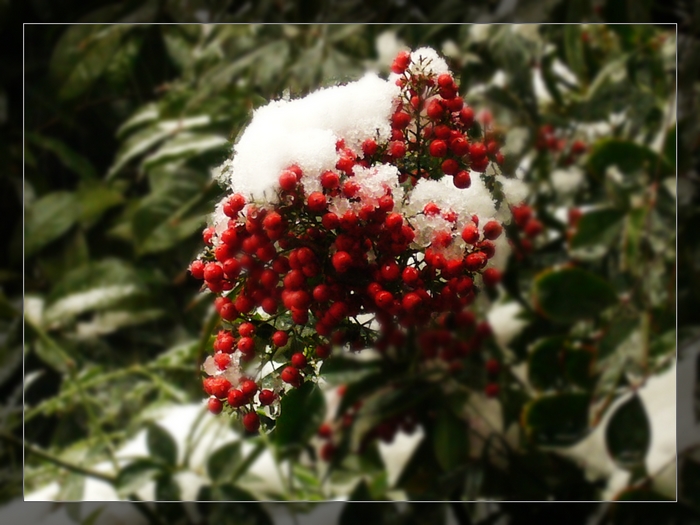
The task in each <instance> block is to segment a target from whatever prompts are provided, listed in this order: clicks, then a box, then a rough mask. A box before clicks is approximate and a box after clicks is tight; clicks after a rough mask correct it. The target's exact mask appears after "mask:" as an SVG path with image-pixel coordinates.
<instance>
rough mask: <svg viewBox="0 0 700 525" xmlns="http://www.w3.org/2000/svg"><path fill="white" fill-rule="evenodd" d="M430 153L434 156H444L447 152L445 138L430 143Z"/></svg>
mask: <svg viewBox="0 0 700 525" xmlns="http://www.w3.org/2000/svg"><path fill="white" fill-rule="evenodd" d="M429 150H430V155H432V156H433V157H444V156H445V155H446V154H447V143H446V142H445V141H444V140H440V139H437V140H434V141H432V142H431V143H430V147H429Z"/></svg>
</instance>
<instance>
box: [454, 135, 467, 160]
mask: <svg viewBox="0 0 700 525" xmlns="http://www.w3.org/2000/svg"><path fill="white" fill-rule="evenodd" d="M450 149H451V150H452V152H453V153H454V154H455V155H457V156H458V157H461V156H463V155H466V154H467V153H469V142H467V140H466V139H464V138H462V137H458V138H456V139H454V140H453V141H451V142H450Z"/></svg>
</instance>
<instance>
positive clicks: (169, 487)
mask: <svg viewBox="0 0 700 525" xmlns="http://www.w3.org/2000/svg"><path fill="white" fill-rule="evenodd" d="M155 492H156V501H180V500H181V499H182V494H181V492H182V491H181V490H180V485H178V483H177V481H176V480H175V478H173V476H172V474H170V473H164V474H161V475H160V476H158V477H157V478H156V491H155Z"/></svg>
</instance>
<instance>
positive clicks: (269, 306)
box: [260, 297, 279, 315]
mask: <svg viewBox="0 0 700 525" xmlns="http://www.w3.org/2000/svg"><path fill="white" fill-rule="evenodd" d="M260 306H261V307H262V309H263V311H264V312H265V313H267V314H270V315H274V314H276V313H277V308H278V307H279V304H278V303H277V300H276V299H275V298H274V297H266V298H265V299H263V300H262V304H261V305H260Z"/></svg>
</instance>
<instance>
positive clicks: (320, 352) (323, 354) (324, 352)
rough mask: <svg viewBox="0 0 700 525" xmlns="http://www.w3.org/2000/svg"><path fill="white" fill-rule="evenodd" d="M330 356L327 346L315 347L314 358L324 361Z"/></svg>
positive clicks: (329, 349)
mask: <svg viewBox="0 0 700 525" xmlns="http://www.w3.org/2000/svg"><path fill="white" fill-rule="evenodd" d="M329 355H331V348H330V346H328V345H318V346H317V347H316V357H318V358H319V359H325V358H327V357H328V356H329Z"/></svg>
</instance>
